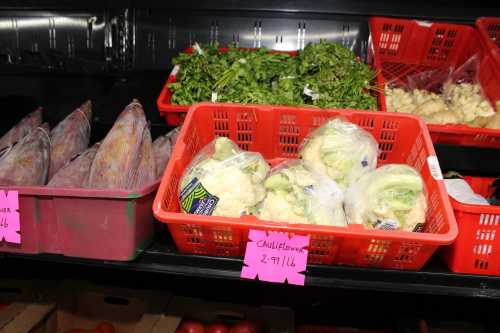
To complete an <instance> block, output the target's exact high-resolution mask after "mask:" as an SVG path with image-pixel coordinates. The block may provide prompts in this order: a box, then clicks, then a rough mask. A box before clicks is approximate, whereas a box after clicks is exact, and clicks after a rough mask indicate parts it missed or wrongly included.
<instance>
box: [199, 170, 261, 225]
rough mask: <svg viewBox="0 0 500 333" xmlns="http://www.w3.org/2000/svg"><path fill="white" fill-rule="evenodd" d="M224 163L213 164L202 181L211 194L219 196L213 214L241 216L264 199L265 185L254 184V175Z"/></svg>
mask: <svg viewBox="0 0 500 333" xmlns="http://www.w3.org/2000/svg"><path fill="white" fill-rule="evenodd" d="M224 164H225V163H224V162H218V164H215V165H214V164H212V166H211V168H210V169H209V170H206V171H207V172H206V173H205V176H204V177H202V178H201V179H200V181H201V183H202V184H203V187H205V189H206V190H207V191H208V192H209V193H210V194H212V195H215V196H216V197H218V198H219V202H218V204H217V206H216V208H215V210H214V211H213V213H212V215H214V216H228V217H239V216H241V215H242V214H244V213H247V212H248V211H249V208H250V207H253V206H255V205H256V204H257V203H258V202H260V201H262V199H264V196H265V190H264V186H263V185H254V184H253V182H252V175H251V174H249V173H246V172H243V171H242V170H241V169H240V168H238V167H237V166H234V165H224ZM226 164H227V163H226Z"/></svg>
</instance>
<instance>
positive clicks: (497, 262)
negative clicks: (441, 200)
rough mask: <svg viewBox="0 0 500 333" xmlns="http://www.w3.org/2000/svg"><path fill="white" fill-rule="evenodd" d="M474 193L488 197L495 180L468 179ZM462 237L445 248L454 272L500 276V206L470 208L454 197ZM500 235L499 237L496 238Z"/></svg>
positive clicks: (470, 206) (459, 236)
mask: <svg viewBox="0 0 500 333" xmlns="http://www.w3.org/2000/svg"><path fill="white" fill-rule="evenodd" d="M465 180H466V181H467V182H468V183H469V185H470V186H471V187H472V189H473V190H474V192H476V193H478V194H481V195H482V196H484V197H488V196H489V195H490V194H491V193H492V190H493V189H492V188H491V184H492V182H493V180H494V178H486V177H465ZM450 200H451V203H452V206H453V210H454V212H455V218H456V220H457V225H458V229H459V231H460V232H459V234H458V237H457V240H456V241H455V243H454V244H453V245H451V246H449V247H446V248H445V249H444V251H443V252H444V257H445V259H446V261H447V263H448V266H449V267H450V269H451V270H452V271H453V272H457V273H469V274H486V275H500V244H499V241H500V237H499V236H500V206H487V205H469V204H463V203H460V202H458V201H456V200H455V199H453V198H451V197H450ZM497 233H499V235H496V234H497Z"/></svg>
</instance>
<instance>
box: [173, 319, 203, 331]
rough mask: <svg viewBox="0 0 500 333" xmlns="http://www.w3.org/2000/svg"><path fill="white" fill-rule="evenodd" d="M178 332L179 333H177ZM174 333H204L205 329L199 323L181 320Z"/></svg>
mask: <svg viewBox="0 0 500 333" xmlns="http://www.w3.org/2000/svg"><path fill="white" fill-rule="evenodd" d="M178 331H180V332H178ZM175 332H176V333H205V327H204V326H203V324H202V323H200V322H199V321H194V320H183V321H182V323H181V324H180V325H179V327H177V330H175Z"/></svg>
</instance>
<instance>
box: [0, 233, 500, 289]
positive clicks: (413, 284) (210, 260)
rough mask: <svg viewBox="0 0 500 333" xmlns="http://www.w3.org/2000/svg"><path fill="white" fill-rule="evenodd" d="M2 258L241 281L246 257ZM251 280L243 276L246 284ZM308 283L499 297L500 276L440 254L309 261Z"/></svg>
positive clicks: (157, 250)
mask: <svg viewBox="0 0 500 333" xmlns="http://www.w3.org/2000/svg"><path fill="white" fill-rule="evenodd" d="M1 257H3V259H2V260H1V261H0V262H2V267H6V266H7V265H9V264H13V263H15V264H17V265H20V266H24V267H35V266H36V265H37V264H42V265H46V264H50V263H51V264H55V265H57V266H58V267H60V266H61V265H73V266H75V265H76V266H78V268H79V269H80V270H81V271H83V270H84V269H82V268H83V267H86V268H90V267H94V268H99V269H105V270H107V271H109V272H110V271H111V270H118V272H117V271H115V272H110V275H120V271H128V272H135V273H141V272H142V273H155V274H159V275H162V276H168V275H170V276H177V277H181V278H197V279H199V278H201V279H218V280H221V279H223V280H224V279H225V280H231V281H233V282H234V281H237V280H240V270H241V267H242V265H243V261H242V259H237V258H218V257H208V256H194V255H183V254H178V253H176V251H175V250H174V248H173V246H172V245H164V244H158V243H155V244H153V246H151V247H150V248H149V249H147V250H146V251H144V253H142V254H141V255H140V256H139V257H138V258H137V259H136V260H135V261H132V262H115V261H105V260H87V259H80V258H70V257H65V256H61V255H51V254H41V255H22V254H10V253H3V254H1ZM43 267H47V266H43ZM249 282H250V281H248V280H245V283H249ZM250 283H257V284H262V283H265V282H259V281H254V282H250ZM307 287H315V288H333V289H351V290H360V291H373V292H391V293H405V294H416V295H418V294H422V295H435V296H439V295H443V296H461V297H473V298H489V299H500V277H493V276H481V275H467V274H455V273H452V272H449V271H448V270H447V268H445V265H444V264H443V263H442V262H441V260H440V258H439V256H435V257H434V258H432V259H431V261H430V262H429V263H428V264H427V265H426V266H425V267H424V269H423V270H422V271H400V270H387V269H375V268H359V267H348V266H326V265H309V266H308V270H307V274H306V287H305V288H307Z"/></svg>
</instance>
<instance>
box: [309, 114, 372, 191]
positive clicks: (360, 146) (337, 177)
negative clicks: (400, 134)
mask: <svg viewBox="0 0 500 333" xmlns="http://www.w3.org/2000/svg"><path fill="white" fill-rule="evenodd" d="M300 156H301V157H302V159H303V160H304V162H305V164H306V166H307V167H308V168H309V169H311V170H313V171H315V172H318V173H321V174H324V175H327V176H328V177H330V178H331V179H333V180H334V181H335V182H337V184H339V185H340V186H341V187H347V186H349V185H350V184H351V183H353V182H354V181H356V180H357V179H358V178H359V177H361V175H363V174H365V173H367V172H369V171H371V170H373V169H375V168H376V167H377V157H378V144H377V141H375V139H374V138H373V136H372V135H371V134H370V133H368V132H366V131H365V130H363V129H362V128H360V127H358V126H357V125H355V124H352V123H350V122H347V121H344V120H342V119H340V118H335V119H332V120H330V121H328V122H327V123H326V124H324V125H323V126H321V127H320V128H318V129H316V130H315V131H314V132H312V133H311V134H310V135H309V137H308V138H307V139H306V140H305V141H304V144H303V146H302V147H301V150H300Z"/></svg>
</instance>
